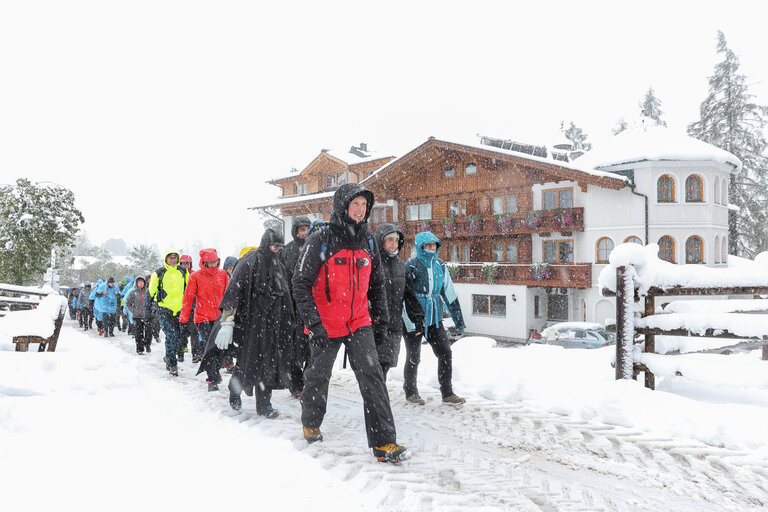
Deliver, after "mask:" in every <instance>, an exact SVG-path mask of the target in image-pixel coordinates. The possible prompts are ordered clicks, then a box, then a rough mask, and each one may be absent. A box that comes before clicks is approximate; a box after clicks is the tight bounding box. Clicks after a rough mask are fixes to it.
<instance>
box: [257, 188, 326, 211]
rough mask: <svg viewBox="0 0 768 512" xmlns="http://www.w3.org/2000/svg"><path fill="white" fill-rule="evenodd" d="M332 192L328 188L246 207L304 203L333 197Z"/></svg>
mask: <svg viewBox="0 0 768 512" xmlns="http://www.w3.org/2000/svg"><path fill="white" fill-rule="evenodd" d="M334 193H336V191H335V190H330V191H328V192H318V193H317V194H307V195H305V196H288V197H281V198H278V199H273V200H272V201H270V202H268V203H265V204H261V205H256V206H249V207H248V209H249V210H256V209H258V208H267V207H269V206H283V205H286V204H294V203H305V202H307V201H317V200H319V199H327V198H329V197H333V194H334Z"/></svg>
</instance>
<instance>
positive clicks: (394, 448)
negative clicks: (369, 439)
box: [371, 443, 409, 462]
mask: <svg viewBox="0 0 768 512" xmlns="http://www.w3.org/2000/svg"><path fill="white" fill-rule="evenodd" d="M371 452H372V453H373V456H374V457H376V459H377V460H378V461H379V462H400V461H401V460H405V459H407V458H408V457H409V454H408V450H406V448H405V446H400V445H399V444H397V443H389V444H385V445H384V446H379V447H378V448H377V447H373V448H371Z"/></svg>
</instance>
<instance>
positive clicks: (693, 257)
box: [685, 236, 704, 263]
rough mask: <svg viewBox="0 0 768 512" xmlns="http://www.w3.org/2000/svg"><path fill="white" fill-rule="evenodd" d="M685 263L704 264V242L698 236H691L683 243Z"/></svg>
mask: <svg viewBox="0 0 768 512" xmlns="http://www.w3.org/2000/svg"><path fill="white" fill-rule="evenodd" d="M685 262H686V263H704V241H703V240H702V239H701V238H700V237H698V236H692V237H690V238H689V239H688V240H686V241H685Z"/></svg>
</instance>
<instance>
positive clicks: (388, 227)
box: [376, 222, 405, 254]
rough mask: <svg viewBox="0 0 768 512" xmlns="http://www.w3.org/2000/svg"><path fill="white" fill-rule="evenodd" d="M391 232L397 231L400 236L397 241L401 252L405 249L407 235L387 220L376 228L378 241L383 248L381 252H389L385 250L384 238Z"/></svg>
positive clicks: (398, 249)
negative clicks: (404, 243)
mask: <svg viewBox="0 0 768 512" xmlns="http://www.w3.org/2000/svg"><path fill="white" fill-rule="evenodd" d="M390 233H397V234H398V235H399V237H400V240H399V241H398V242H397V251H398V252H400V251H401V250H402V249H403V242H405V236H403V233H402V232H400V231H398V229H397V228H396V227H395V225H394V224H388V223H386V222H385V223H384V224H380V225H379V227H378V228H376V243H377V244H378V246H379V247H380V248H381V254H387V251H386V250H384V238H385V237H386V236H387V235H389V234H390Z"/></svg>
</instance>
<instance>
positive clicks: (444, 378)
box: [403, 231, 466, 405]
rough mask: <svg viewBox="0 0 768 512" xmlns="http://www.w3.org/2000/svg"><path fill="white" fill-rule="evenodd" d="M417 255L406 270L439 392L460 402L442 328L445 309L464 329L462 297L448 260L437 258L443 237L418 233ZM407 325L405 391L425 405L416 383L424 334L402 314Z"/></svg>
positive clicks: (446, 400) (445, 399)
mask: <svg viewBox="0 0 768 512" xmlns="http://www.w3.org/2000/svg"><path fill="white" fill-rule="evenodd" d="M414 243H415V245H416V257H415V258H411V259H410V260H408V262H407V263H406V264H405V268H406V271H407V272H410V274H411V277H412V278H413V285H414V286H413V287H414V291H415V292H416V297H417V298H418V299H419V303H420V304H421V307H422V309H423V310H424V317H425V318H424V325H425V326H426V328H425V332H424V337H425V338H426V339H427V343H429V345H430V346H431V347H432V351H433V352H434V353H435V357H437V381H438V382H439V383H440V393H441V394H442V395H443V403H445V404H452V405H460V404H463V403H464V402H465V401H466V400H464V399H463V398H461V397H459V396H456V394H455V393H454V392H453V384H452V382H451V381H452V373H453V352H452V351H451V342H450V340H449V339H448V334H447V333H446V332H445V328H444V327H443V309H444V307H446V306H447V307H448V311H449V312H450V314H451V318H453V323H454V325H455V326H456V327H457V328H459V329H462V330H463V329H464V328H465V327H466V326H465V325H464V317H463V315H462V313H461V306H460V305H459V299H458V297H457V296H456V291H455V290H454V288H453V281H451V275H450V274H449V273H448V271H447V269H446V267H445V262H444V261H443V260H441V259H440V258H438V257H437V252H438V250H440V239H439V238H437V237H436V236H435V235H434V234H433V233H431V232H429V231H422V232H421V233H418V234H417V235H416V238H415V242H414ZM403 323H404V324H405V328H406V331H407V332H406V333H405V334H404V336H403V338H404V340H405V353H406V357H405V368H404V369H403V390H404V391H405V397H406V400H408V401H409V402H411V403H415V404H419V405H424V403H425V402H424V400H423V399H422V398H421V397H420V396H419V390H418V387H417V385H416V376H417V373H418V367H419V362H420V361H421V335H420V334H417V333H416V332H415V331H416V326H415V325H414V324H413V322H411V321H410V319H409V318H408V316H407V315H405V314H403Z"/></svg>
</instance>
